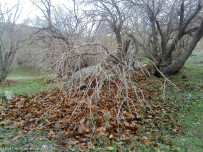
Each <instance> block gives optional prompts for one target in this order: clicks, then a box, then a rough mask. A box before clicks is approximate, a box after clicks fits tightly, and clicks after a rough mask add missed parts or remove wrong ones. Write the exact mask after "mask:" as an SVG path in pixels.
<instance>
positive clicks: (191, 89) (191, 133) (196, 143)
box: [0, 48, 203, 152]
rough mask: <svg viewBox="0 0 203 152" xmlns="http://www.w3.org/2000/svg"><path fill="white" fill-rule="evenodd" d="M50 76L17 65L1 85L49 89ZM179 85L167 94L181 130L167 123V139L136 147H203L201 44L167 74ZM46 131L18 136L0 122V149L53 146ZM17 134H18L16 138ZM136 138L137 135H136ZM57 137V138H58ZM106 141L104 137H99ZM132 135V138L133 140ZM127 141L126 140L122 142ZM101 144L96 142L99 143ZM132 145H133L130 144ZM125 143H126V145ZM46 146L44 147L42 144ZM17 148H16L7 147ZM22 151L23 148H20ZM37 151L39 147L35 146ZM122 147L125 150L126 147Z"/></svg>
mask: <svg viewBox="0 0 203 152" xmlns="http://www.w3.org/2000/svg"><path fill="white" fill-rule="evenodd" d="M185 77H186V78H185ZM52 78H53V76H49V77H45V76H43V75H39V74H37V75H36V74H35V72H33V70H32V69H30V70H28V69H26V70H25V68H19V69H16V70H14V71H13V72H12V73H11V74H10V75H9V77H8V79H9V80H13V81H15V83H13V84H10V85H5V86H3V87H2V88H1V91H5V90H8V91H12V92H14V93H15V94H28V93H35V92H40V91H44V90H48V89H51V88H54V87H57V86H58V85H59V84H47V83H46V81H47V80H50V79H52ZM170 79H171V80H172V81H173V82H174V83H175V84H176V85H177V86H178V88H179V89H174V88H167V97H168V98H169V99H170V100H169V101H171V102H172V101H174V100H176V101H177V105H174V108H175V109H177V111H176V112H175V113H174V115H176V116H177V117H178V119H179V120H180V122H178V123H180V124H181V128H182V130H181V132H180V133H178V134H176V135H175V136H173V135H171V133H170V132H168V130H167V124H166V127H165V129H163V130H161V132H163V134H164V135H165V136H167V137H168V141H166V143H165V144H163V143H162V144H161V143H158V144H157V145H156V147H154V146H151V145H148V146H146V145H141V144H135V146H134V149H135V151H144V152H145V151H146V152H148V151H149V152H150V151H164V152H165V151H178V152H179V151H180V152H185V151H191V152H201V151H203V143H202V141H203V124H202V120H203V113H202V109H203V102H202V101H203V100H202V97H203V51H202V49H201V48H197V49H196V51H195V52H194V53H193V55H192V56H191V57H190V58H189V59H188V61H187V62H186V64H185V66H184V68H183V69H182V70H181V71H180V73H179V74H177V75H176V76H173V77H171V78H170ZM47 133H48V132H47V131H40V132H34V133H33V134H30V135H24V136H21V137H19V136H20V135H21V132H20V131H19V130H18V128H15V127H13V126H3V125H2V124H1V125H0V150H2V149H1V148H3V147H7V148H8V147H12V148H20V147H24V148H26V147H29V145H32V147H36V148H39V147H44V146H45V145H48V146H49V148H50V149H51V148H53V145H54V143H55V142H56V139H51V140H50V139H48V138H46V136H47ZM18 137H19V138H18ZM135 138H136V137H135ZM57 140H60V139H57ZM101 140H104V142H107V141H105V139H102V138H101ZM133 140H134V139H132V141H133ZM125 144H126V145H128V143H127V142H126V143H125ZM99 146H100V145H99V144H98V147H99ZM109 146H110V147H114V150H108V148H107V149H106V151H116V150H115V149H116V143H115V142H111V143H109ZM129 146H132V145H129ZM129 146H127V147H129ZM45 148H46V147H45ZM10 151H16V150H10ZM19 151H22V150H19ZM35 151H40V150H35ZM124 151H128V149H125V150H124Z"/></svg>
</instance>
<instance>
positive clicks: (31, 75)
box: [0, 67, 61, 94]
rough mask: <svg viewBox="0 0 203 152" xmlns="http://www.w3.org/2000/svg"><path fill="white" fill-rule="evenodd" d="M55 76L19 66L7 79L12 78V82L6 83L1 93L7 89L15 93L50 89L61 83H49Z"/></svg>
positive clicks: (0, 89)
mask: <svg viewBox="0 0 203 152" xmlns="http://www.w3.org/2000/svg"><path fill="white" fill-rule="evenodd" d="M53 78H54V75H47V74H46V73H45V74H40V73H36V72H35V70H34V69H33V68H30V67H29V68H28V67H18V68H16V69H14V70H13V71H12V72H11V73H10V74H9V76H8V77H7V80H12V81H13V83H12V84H6V83H5V84H4V85H3V86H2V87H1V88H0V91H1V94H4V92H5V91H11V92H13V93H14V94H29V93H37V92H42V91H46V90H50V89H53V88H56V87H58V86H60V85H61V84H60V83H52V84H49V83H47V81H48V80H51V79H53Z"/></svg>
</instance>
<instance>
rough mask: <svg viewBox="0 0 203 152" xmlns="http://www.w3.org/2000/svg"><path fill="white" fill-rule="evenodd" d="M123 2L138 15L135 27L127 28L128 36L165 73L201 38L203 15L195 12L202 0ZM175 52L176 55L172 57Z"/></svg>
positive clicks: (180, 62) (172, 71)
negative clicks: (177, 53)
mask: <svg viewBox="0 0 203 152" xmlns="http://www.w3.org/2000/svg"><path fill="white" fill-rule="evenodd" d="M126 3H127V5H129V8H130V9H131V10H132V11H133V12H134V13H135V14H136V15H137V16H138V17H137V22H134V23H137V26H136V27H135V29H134V30H132V28H130V29H129V31H130V32H128V35H129V36H130V37H131V38H132V39H133V40H134V42H135V43H136V44H138V45H139V47H140V48H141V49H142V50H144V51H145V52H147V54H148V56H149V58H150V59H151V60H152V61H153V62H154V63H156V65H157V67H159V68H160V69H161V70H162V71H163V72H164V74H166V75H172V74H175V73H177V72H178V71H179V70H180V69H181V68H182V67H183V65H184V63H185V62H186V60H187V59H188V57H189V55H190V54H191V53H192V51H193V50H194V47H195V46H196V44H197V42H198V41H199V40H200V39H201V37H202V31H201V30H202V24H201V21H202V19H203V18H202V16H199V15H198V14H199V13H200V12H201V10H202V2H201V1H200V0H197V1H193V0H179V1H176V0H172V1H168V0H158V1H155V0H152V1H151V0H150V1H149V0H141V1H135V0H130V1H126ZM133 17H134V16H133ZM139 26H140V27H141V28H138V27H139ZM195 32H196V33H195ZM186 42H187V43H186ZM180 46H182V49H181V50H182V51H180ZM176 52H179V55H177V56H176V58H174V54H175V53H176Z"/></svg>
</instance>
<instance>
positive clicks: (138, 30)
mask: <svg viewBox="0 0 203 152" xmlns="http://www.w3.org/2000/svg"><path fill="white" fill-rule="evenodd" d="M70 2H72V8H69V7H67V6H65V5H60V6H54V5H52V3H51V0H39V1H33V4H34V5H35V6H37V8H38V9H40V10H41V11H42V13H43V14H44V20H45V21H46V22H45V23H46V24H44V26H43V27H42V28H41V29H42V30H46V31H48V32H49V38H50V41H49V46H50V48H53V47H52V46H51V44H54V43H53V41H56V40H57V41H60V43H61V44H63V47H64V46H65V47H66V49H65V52H66V51H73V50H74V49H75V48H77V47H78V46H80V45H81V46H84V44H85V43H90V42H91V43H100V41H99V38H98V33H97V30H99V29H100V30H101V29H102V28H103V29H104V30H105V31H104V30H103V32H104V33H105V34H106V35H111V37H112V38H115V41H116V42H117V48H116V51H115V50H109V52H112V51H115V52H114V53H112V54H111V61H112V62H113V63H114V64H123V65H124V62H125V64H126V63H127V64H129V65H131V66H132V67H133V65H134V64H135V59H136V57H137V55H136V53H137V52H138V51H140V52H144V53H145V56H146V57H147V58H149V59H150V62H153V64H155V65H156V66H157V67H158V69H160V71H162V72H163V73H164V74H165V75H172V74H175V73H177V72H178V71H179V70H180V69H181V68H182V67H183V65H184V63H185V62H186V60H187V59H188V57H189V56H190V54H191V53H192V51H193V50H194V48H195V46H196V44H197V43H198V41H199V40H200V39H201V37H202V31H203V30H202V28H203V27H202V24H203V23H202V22H203V21H202V20H203V16H202V5H203V4H202V2H201V1H200V0H196V1H193V0H126V1H125V0H123V1H120V0H93V1H92V0H85V1H81V0H72V1H70ZM101 31H102V30H101ZM103 45H105V44H101V46H103ZM91 49H93V50H91ZM91 49H90V48H89V51H90V52H91V51H96V49H97V48H93V47H92V48H91ZM107 49H108V48H107ZM53 52H54V51H53ZM73 52H74V51H73ZM58 53H59V52H57V53H56V54H58ZM86 53H87V52H86ZM59 54H60V53H59ZM53 56H54V55H53ZM55 56H57V58H58V57H59V56H58V55H55ZM108 59H109V58H108ZM66 62H67V61H65V62H63V64H66ZM81 62H82V61H81ZM85 64H86V63H85ZM64 67H66V65H64ZM83 67H85V66H83ZM61 70H62V69H61ZM63 70H67V69H63Z"/></svg>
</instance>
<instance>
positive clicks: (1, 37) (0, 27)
mask: <svg viewBox="0 0 203 152" xmlns="http://www.w3.org/2000/svg"><path fill="white" fill-rule="evenodd" d="M19 15H20V6H19V3H18V4H16V5H14V6H13V7H12V8H6V7H3V6H2V5H0V83H1V82H2V81H4V80H5V79H6V77H7V76H8V74H9V73H10V72H11V69H12V66H13V61H14V57H15V55H16V52H17V51H18V50H19V48H20V43H21V42H22V39H21V38H22V37H21V36H20V35H19V34H20V33H19V32H18V29H19V28H20V27H19V26H17V25H16V22H17V19H18V18H19Z"/></svg>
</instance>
